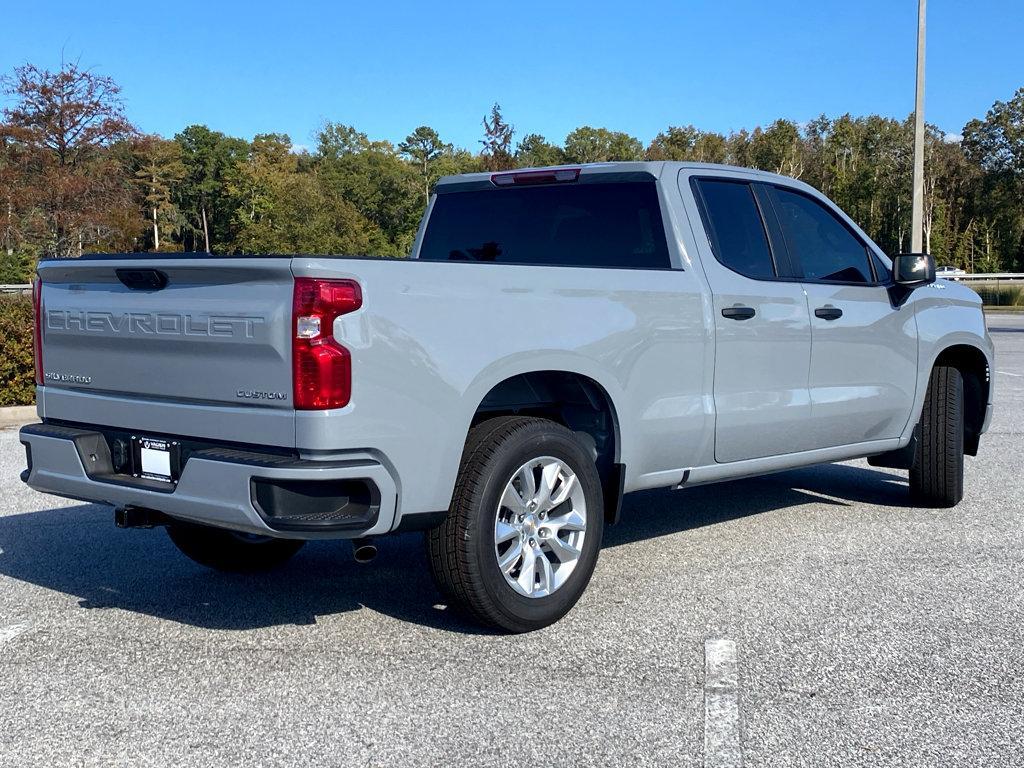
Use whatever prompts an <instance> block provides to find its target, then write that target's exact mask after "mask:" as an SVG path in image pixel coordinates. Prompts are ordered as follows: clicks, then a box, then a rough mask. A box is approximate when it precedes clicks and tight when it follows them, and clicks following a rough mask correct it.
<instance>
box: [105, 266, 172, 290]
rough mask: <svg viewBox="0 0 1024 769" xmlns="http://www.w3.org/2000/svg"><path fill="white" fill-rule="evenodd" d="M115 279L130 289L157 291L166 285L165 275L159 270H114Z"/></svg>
mask: <svg viewBox="0 0 1024 769" xmlns="http://www.w3.org/2000/svg"><path fill="white" fill-rule="evenodd" d="M115 272H116V273H117V279H118V280H119V281H121V282H122V283H124V284H125V285H126V286H128V288H130V289H131V290H132V291H159V290H160V289H162V288H165V287H166V286H167V276H166V275H165V274H164V273H162V272H160V270H134V269H129V268H121V269H119V270H115Z"/></svg>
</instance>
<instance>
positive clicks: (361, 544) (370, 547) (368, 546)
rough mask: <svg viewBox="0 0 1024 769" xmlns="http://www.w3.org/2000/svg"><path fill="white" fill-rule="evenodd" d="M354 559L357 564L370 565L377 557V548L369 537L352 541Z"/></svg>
mask: <svg viewBox="0 0 1024 769" xmlns="http://www.w3.org/2000/svg"><path fill="white" fill-rule="evenodd" d="M352 557H353V558H354V559H355V561H356V563H369V562H370V561H372V560H373V559H374V558H376V557H377V546H376V545H375V544H374V543H373V540H372V539H370V538H369V537H360V538H359V539H353V540H352Z"/></svg>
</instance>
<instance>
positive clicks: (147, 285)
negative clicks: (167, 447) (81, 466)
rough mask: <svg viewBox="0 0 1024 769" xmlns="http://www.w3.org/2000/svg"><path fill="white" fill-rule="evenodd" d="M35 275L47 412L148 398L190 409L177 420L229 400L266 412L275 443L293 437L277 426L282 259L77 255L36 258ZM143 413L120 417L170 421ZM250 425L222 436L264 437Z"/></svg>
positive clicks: (286, 298)
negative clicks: (38, 283) (39, 297)
mask: <svg viewBox="0 0 1024 769" xmlns="http://www.w3.org/2000/svg"><path fill="white" fill-rule="evenodd" d="M139 271H142V272H141V273H140V272H139ZM39 274H40V278H41V279H42V307H43V310H42V312H43V322H42V324H41V325H42V329H43V332H42V333H43V370H44V390H45V393H44V396H45V397H44V399H43V401H42V402H43V404H44V408H45V416H46V417H47V418H51V419H63V420H67V421H94V422H95V421H99V423H101V424H102V423H104V422H108V423H110V422H111V421H112V420H115V419H116V420H117V421H121V420H123V419H124V415H125V413H127V412H125V410H124V409H121V408H111V409H109V412H110V414H111V420H102V419H101V420H96V412H97V410H99V411H102V408H101V404H103V403H106V402H108V400H109V399H114V400H118V401H121V400H128V401H137V402H144V401H149V402H150V403H152V404H153V406H152V407H153V408H154V409H158V411H162V412H163V413H165V414H166V413H168V412H167V407H168V406H176V405H177V406H182V407H187V406H194V407H197V408H199V409H200V411H199V412H196V411H193V412H192V416H193V418H192V419H186V421H188V422H194V421H195V415H196V414H201V413H202V410H203V408H202V407H217V408H216V410H215V411H214V410H213V409H211V410H210V413H211V414H214V413H215V414H218V415H224V414H225V413H227V414H230V411H226V410H225V408H224V407H225V406H230V407H232V408H236V409H240V410H242V411H246V412H249V411H262V412H268V416H269V412H276V417H277V418H275V419H273V420H272V421H273V422H274V423H275V424H277V425H278V427H277V428H276V429H275V430H274V431H273V432H274V434H275V435H278V436H279V440H278V441H276V442H278V443H281V444H283V445H291V444H292V443H293V441H294V430H289V429H285V430H281V429H280V428H281V427H282V426H284V420H282V419H281V417H285V415H286V414H287V415H288V416H287V418H288V419H291V414H292V370H291V307H292V291H293V281H292V274H291V260H290V259H289V258H284V257H281V258H206V257H201V258H192V259H188V258H186V259H182V258H177V259H174V258H171V259H152V258H147V259H140V260H126V259H94V260H90V259H88V257H85V258H83V259H79V260H74V261H68V262H45V263H43V264H41V265H40V270H39ZM150 278H155V280H149V279H150ZM164 281H166V285H165V286H164V287H162V288H160V287H158V286H159V284H160V283H161V282H164ZM126 283H127V285H126ZM64 396H69V397H64ZM88 396H95V397H92V398H90V397H88ZM89 404H92V405H91V406H90V405H89ZM155 413H156V412H155ZM176 413H178V414H183V413H184V411H183V410H182V409H177V410H176ZM90 417H91V418H90ZM199 420H200V422H201V417H200V418H199ZM145 421H149V422H152V424H150V425H142V424H139V425H124V426H126V427H136V428H137V429H160V430H162V431H165V432H178V430H175V429H174V427H175V421H176V419H175V418H173V417H170V418H162V419H155V420H145ZM192 426H195V425H192ZM253 427H254V428H256V429H254V430H253V431H252V432H251V434H249V435H246V434H245V432H244V431H243V432H242V433H239V432H238V430H228V432H231V433H233V435H232V436H231V438H230V439H232V440H244V439H245V438H247V437H248V438H251V439H252V440H253V442H265V441H266V438H267V437H268V436H267V435H266V434H265V431H261V430H259V428H258V427H257V426H256V425H255V424H254V425H253ZM203 432H205V433H208V434H210V435H211V437H214V435H215V434H216V433H218V432H220V433H224V429H223V425H221V426H219V427H218V426H217V425H208V426H207V427H206V428H205V429H204V431H203ZM219 437H226V436H224V435H221V436H219Z"/></svg>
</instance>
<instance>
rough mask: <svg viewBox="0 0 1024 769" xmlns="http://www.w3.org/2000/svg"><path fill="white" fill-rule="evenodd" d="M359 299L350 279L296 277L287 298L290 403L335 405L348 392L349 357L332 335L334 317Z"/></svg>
mask: <svg viewBox="0 0 1024 769" xmlns="http://www.w3.org/2000/svg"><path fill="white" fill-rule="evenodd" d="M362 304H363V294H362V291H360V290H359V284H358V283H356V282H355V281H352V280H320V279H319V278H296V279H295V293H294V295H293V300H292V336H293V339H292V378H293V382H294V387H295V408H297V409H337V408H341V407H342V406H345V405H346V404H348V402H349V399H350V398H351V397H352V357H351V355H349V351H348V350H346V349H345V348H344V347H342V346H341V345H340V344H338V341H337V340H336V339H335V338H334V319H335V318H337V317H338V316H339V315H344V314H345V313H348V312H353V311H354V310H358V309H359V308H360V307H361V306H362Z"/></svg>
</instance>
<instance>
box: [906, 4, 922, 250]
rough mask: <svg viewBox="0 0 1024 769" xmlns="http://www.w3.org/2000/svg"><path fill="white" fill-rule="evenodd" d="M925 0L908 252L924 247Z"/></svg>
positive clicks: (919, 29)
mask: <svg viewBox="0 0 1024 769" xmlns="http://www.w3.org/2000/svg"><path fill="white" fill-rule="evenodd" d="M925 3H926V0H917V88H916V92H915V97H914V202H913V207H912V209H911V213H910V250H911V251H912V252H913V253H915V254H919V253H921V251H922V249H923V246H924V243H923V241H924V13H925Z"/></svg>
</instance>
